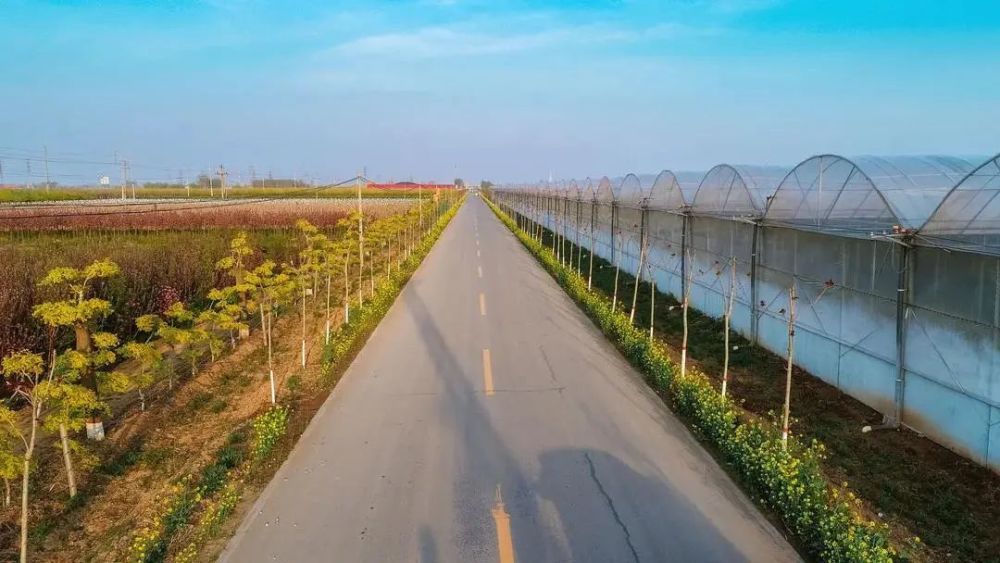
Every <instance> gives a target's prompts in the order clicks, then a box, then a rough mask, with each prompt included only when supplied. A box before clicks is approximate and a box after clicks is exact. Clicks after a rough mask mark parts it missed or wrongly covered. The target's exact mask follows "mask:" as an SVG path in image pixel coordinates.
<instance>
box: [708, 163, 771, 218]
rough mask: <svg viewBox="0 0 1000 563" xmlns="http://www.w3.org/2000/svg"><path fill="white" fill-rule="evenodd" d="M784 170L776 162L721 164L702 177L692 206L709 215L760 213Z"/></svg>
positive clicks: (757, 214)
mask: <svg viewBox="0 0 1000 563" xmlns="http://www.w3.org/2000/svg"><path fill="white" fill-rule="evenodd" d="M787 172H788V170H787V169H785V168H782V167H779V166H749V165H737V166H734V165H730V164H720V165H718V166H716V167H715V168H713V169H711V170H709V171H708V174H706V175H705V177H704V179H702V181H701V185H699V186H698V191H697V192H696V193H695V197H694V201H693V203H692V209H693V210H694V211H695V212H697V213H705V214H709V215H728V216H743V217H760V216H762V215H763V214H764V209H765V207H766V204H767V199H768V198H769V197H770V196H771V195H772V194H773V193H774V191H775V189H777V187H778V183H779V182H781V179H782V178H784V176H785V174H786V173H787Z"/></svg>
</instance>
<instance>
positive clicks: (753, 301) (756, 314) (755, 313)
mask: <svg viewBox="0 0 1000 563" xmlns="http://www.w3.org/2000/svg"><path fill="white" fill-rule="evenodd" d="M760 229H761V226H760V222H759V221H755V222H754V224H753V236H752V237H751V239H750V345H751V346H756V345H757V338H758V325H759V324H760V309H759V303H758V299H757V286H758V284H757V257H758V255H759V254H760V252H759V251H758V246H759V245H760V234H759V233H760Z"/></svg>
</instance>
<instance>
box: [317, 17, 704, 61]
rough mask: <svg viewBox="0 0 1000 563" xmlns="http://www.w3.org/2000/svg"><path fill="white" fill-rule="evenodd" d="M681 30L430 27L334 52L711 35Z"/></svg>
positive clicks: (462, 51) (477, 51) (533, 46)
mask: <svg viewBox="0 0 1000 563" xmlns="http://www.w3.org/2000/svg"><path fill="white" fill-rule="evenodd" d="M713 32H714V31H713V30H693V29H690V28H687V27H686V26H683V25H680V24H670V23H666V24H658V25H655V26H649V27H645V28H638V29H626V28H621V27H608V26H599V25H587V26H577V27H553V28H548V29H542V30H539V31H534V32H528V33H512V34H506V35H505V34H495V33H486V32H480V31H474V30H468V31H467V30H463V29H461V28H453V27H425V28H420V29H417V30H414V31H410V32H397V33H383V34H376V35H368V36H364V37H360V38H357V39H353V40H350V41H347V42H345V43H341V44H340V45H337V46H335V47H334V48H333V49H332V50H331V51H330V52H331V53H333V54H340V55H351V56H385V57H399V58H422V59H426V58H438V57H449V56H451V57H454V56H475V55H493V54H505V53H516V52H523V51H532V50H537V49H543V48H547V47H555V46H563V45H588V44H589V45H593V44H596V43H603V44H607V43H627V42H641V41H650V40H656V39H662V38H665V37H672V36H676V35H679V34H693V33H698V34H708V33H713Z"/></svg>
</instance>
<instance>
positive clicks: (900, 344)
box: [886, 243, 911, 427]
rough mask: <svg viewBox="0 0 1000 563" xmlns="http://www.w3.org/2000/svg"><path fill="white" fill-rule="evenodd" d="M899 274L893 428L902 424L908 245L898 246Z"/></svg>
mask: <svg viewBox="0 0 1000 563" xmlns="http://www.w3.org/2000/svg"><path fill="white" fill-rule="evenodd" d="M900 248H901V252H900V256H899V261H900V262H899V274H898V276H897V279H896V401H895V412H893V415H892V416H893V418H892V420H890V421H886V422H888V423H889V424H891V425H892V426H893V427H898V426H899V425H900V424H902V423H903V398H904V394H905V391H906V309H907V305H908V302H909V293H910V252H911V248H910V245H909V244H907V243H904V244H902V245H901V246H900Z"/></svg>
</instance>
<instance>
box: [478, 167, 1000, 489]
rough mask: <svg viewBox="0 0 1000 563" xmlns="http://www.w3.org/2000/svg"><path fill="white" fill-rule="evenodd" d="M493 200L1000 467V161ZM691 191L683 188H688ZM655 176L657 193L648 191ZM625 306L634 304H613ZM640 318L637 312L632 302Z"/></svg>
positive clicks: (807, 172) (716, 178) (722, 176)
mask: <svg viewBox="0 0 1000 563" xmlns="http://www.w3.org/2000/svg"><path fill="white" fill-rule="evenodd" d="M699 176H700V181H699V182H698V183H697V188H696V189H692V181H691V178H692V174H691V173H685V174H683V175H682V174H675V173H674V172H671V171H669V170H664V171H663V172H661V173H660V174H659V175H658V176H656V178H655V180H654V181H653V182H652V183H651V184H650V185H643V184H642V182H641V181H640V178H639V177H638V176H636V175H634V174H629V175H627V176H624V177H623V178H622V179H621V180H620V181H617V182H615V181H612V180H610V179H609V178H607V177H605V178H602V179H601V180H600V181H599V182H597V183H596V185H595V184H594V183H592V182H590V181H589V180H588V181H583V182H570V183H568V184H567V185H566V186H565V187H562V186H561V187H559V188H557V187H556V186H554V185H547V184H537V185H530V186H507V187H502V188H499V189H496V190H495V193H494V197H495V199H496V200H497V202H498V203H500V204H502V205H504V206H505V207H506V208H507V210H508V211H510V212H512V213H514V214H515V215H516V216H517V217H518V219H519V220H520V221H522V224H527V223H529V222H531V223H533V224H538V225H539V226H542V227H546V228H548V229H550V230H552V231H553V232H556V233H558V235H559V236H558V237H557V238H559V240H560V244H559V246H558V247H557V245H556V243H553V249H554V250H556V251H557V254H558V255H559V256H560V257H561V258H562V259H563V261H564V263H567V264H571V265H575V267H577V268H578V269H579V271H580V272H581V274H582V275H584V277H588V275H589V274H590V272H589V271H588V267H587V266H588V265H587V264H585V263H583V262H582V261H581V260H580V259H579V253H578V257H577V258H576V259H575V260H576V262H574V258H573V256H571V255H568V254H567V253H566V251H565V248H564V247H565V245H566V244H567V241H568V243H579V246H583V247H586V248H588V249H593V250H594V253H595V254H596V255H598V256H600V257H602V258H604V259H606V260H608V261H609V262H610V263H611V264H612V265H614V266H615V267H616V268H620V269H621V270H622V271H625V272H628V273H630V274H633V275H637V274H638V275H641V277H642V278H643V279H644V280H647V281H653V282H654V283H655V284H656V286H657V287H658V288H659V289H661V290H662V291H665V292H667V293H670V294H673V295H674V296H675V297H676V298H678V299H679V300H680V299H682V298H683V296H685V295H686V296H687V297H688V299H689V302H690V303H691V305H692V306H693V307H695V308H697V309H698V310H700V311H702V312H703V313H705V314H708V315H712V316H715V317H720V316H722V315H723V314H724V311H725V306H726V303H727V300H728V299H729V297H730V296H732V300H733V309H732V316H731V319H732V327H733V329H734V330H736V331H738V332H739V333H741V334H743V335H744V336H746V337H747V338H748V339H750V340H751V341H752V342H753V343H755V344H757V345H760V346H762V347H764V348H766V349H768V350H770V351H772V352H774V353H776V354H779V355H781V356H785V355H786V354H787V341H788V328H787V325H788V322H789V318H788V314H789V313H788V310H789V307H788V305H789V295H790V289H791V288H793V287H794V289H795V294H796V296H797V298H796V307H795V317H794V324H795V328H796V330H795V340H796V352H795V363H796V364H797V365H799V366H800V367H801V368H802V369H804V370H806V371H808V372H809V373H811V374H812V375H814V376H815V377H817V378H820V379H822V380H823V381H825V382H827V383H829V384H830V385H833V386H836V387H837V388H839V389H841V390H842V391H844V392H845V393H847V394H849V395H851V396H853V397H855V398H857V399H858V400H860V401H862V402H864V403H865V404H867V405H869V406H871V407H872V408H875V409H876V410H878V411H879V412H881V413H883V415H884V417H885V420H884V424H885V426H887V427H893V426H896V425H898V424H903V425H906V426H908V427H910V428H913V429H914V430H916V431H918V432H921V433H924V434H926V435H927V436H928V437H931V438H932V439H934V440H935V441H937V442H939V443H942V444H944V445H946V446H948V447H949V448H951V449H953V450H955V451H957V452H959V453H961V454H963V455H965V456H967V457H969V458H970V459H973V460H975V461H977V462H979V463H982V464H984V465H988V466H990V467H992V468H994V469H998V470H1000V155H998V156H997V157H994V158H992V159H989V160H986V161H985V162H982V159H978V161H976V162H970V161H969V160H966V159H962V158H955V157H945V156H924V157H873V156H860V157H851V158H846V157H842V156H838V155H832V154H824V155H818V156H814V157H811V158H808V159H806V160H804V161H803V162H801V163H800V164H798V165H796V166H795V167H793V168H791V169H790V170H789V169H782V168H778V167H772V166H764V167H761V166H735V165H729V164H721V165H718V166H716V167H714V168H712V169H711V170H710V171H708V172H707V173H705V174H700V175H699ZM682 177H683V178H684V180H679V178H682ZM647 178H649V177H648V176H647ZM615 299H616V301H617V300H620V299H621V296H617V295H616V296H615ZM623 308H624V309H625V310H628V305H627V304H623Z"/></svg>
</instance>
